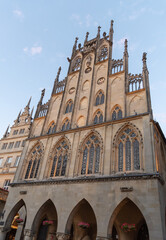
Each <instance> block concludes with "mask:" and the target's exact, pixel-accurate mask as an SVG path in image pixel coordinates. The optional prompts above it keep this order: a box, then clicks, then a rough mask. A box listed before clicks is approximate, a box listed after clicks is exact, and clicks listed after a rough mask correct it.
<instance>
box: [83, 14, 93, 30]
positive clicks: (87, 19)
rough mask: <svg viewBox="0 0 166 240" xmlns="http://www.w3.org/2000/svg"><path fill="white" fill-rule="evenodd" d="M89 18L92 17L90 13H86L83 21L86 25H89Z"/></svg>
mask: <svg viewBox="0 0 166 240" xmlns="http://www.w3.org/2000/svg"><path fill="white" fill-rule="evenodd" d="M91 19H92V16H91V15H90V14H88V15H86V17H85V22H86V26H87V27H89V26H90V25H91Z"/></svg>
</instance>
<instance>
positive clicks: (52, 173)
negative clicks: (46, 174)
mask: <svg viewBox="0 0 166 240" xmlns="http://www.w3.org/2000/svg"><path fill="white" fill-rule="evenodd" d="M56 161H57V155H55V157H54V160H53V163H52V169H51V173H50V177H54V171H55V166H56Z"/></svg>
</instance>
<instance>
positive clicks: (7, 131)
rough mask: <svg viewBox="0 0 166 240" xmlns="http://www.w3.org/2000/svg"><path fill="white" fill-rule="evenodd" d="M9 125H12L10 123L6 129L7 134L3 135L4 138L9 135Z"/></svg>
mask: <svg viewBox="0 0 166 240" xmlns="http://www.w3.org/2000/svg"><path fill="white" fill-rule="evenodd" d="M9 127H10V125H8V127H7V129H6V131H5V134H4V135H3V138H5V137H7V135H8V130H9Z"/></svg>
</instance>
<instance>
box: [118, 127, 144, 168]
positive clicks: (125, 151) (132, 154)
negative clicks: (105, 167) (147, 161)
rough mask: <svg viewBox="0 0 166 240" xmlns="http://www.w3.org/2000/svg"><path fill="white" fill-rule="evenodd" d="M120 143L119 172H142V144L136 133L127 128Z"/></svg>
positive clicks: (120, 137) (120, 138) (121, 135)
mask: <svg viewBox="0 0 166 240" xmlns="http://www.w3.org/2000/svg"><path fill="white" fill-rule="evenodd" d="M118 141H119V143H118V146H117V153H118V161H117V162H118V171H119V172H121V171H133V170H140V143H139V139H138V136H137V134H136V132H135V131H134V130H133V129H131V128H126V129H125V130H124V131H123V132H122V133H121V134H120V136H119V140H118Z"/></svg>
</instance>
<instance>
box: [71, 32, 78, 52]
mask: <svg viewBox="0 0 166 240" xmlns="http://www.w3.org/2000/svg"><path fill="white" fill-rule="evenodd" d="M77 41H78V37H76V38H75V43H74V46H73V52H72V56H73V55H74V53H75V51H76V49H77Z"/></svg>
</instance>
